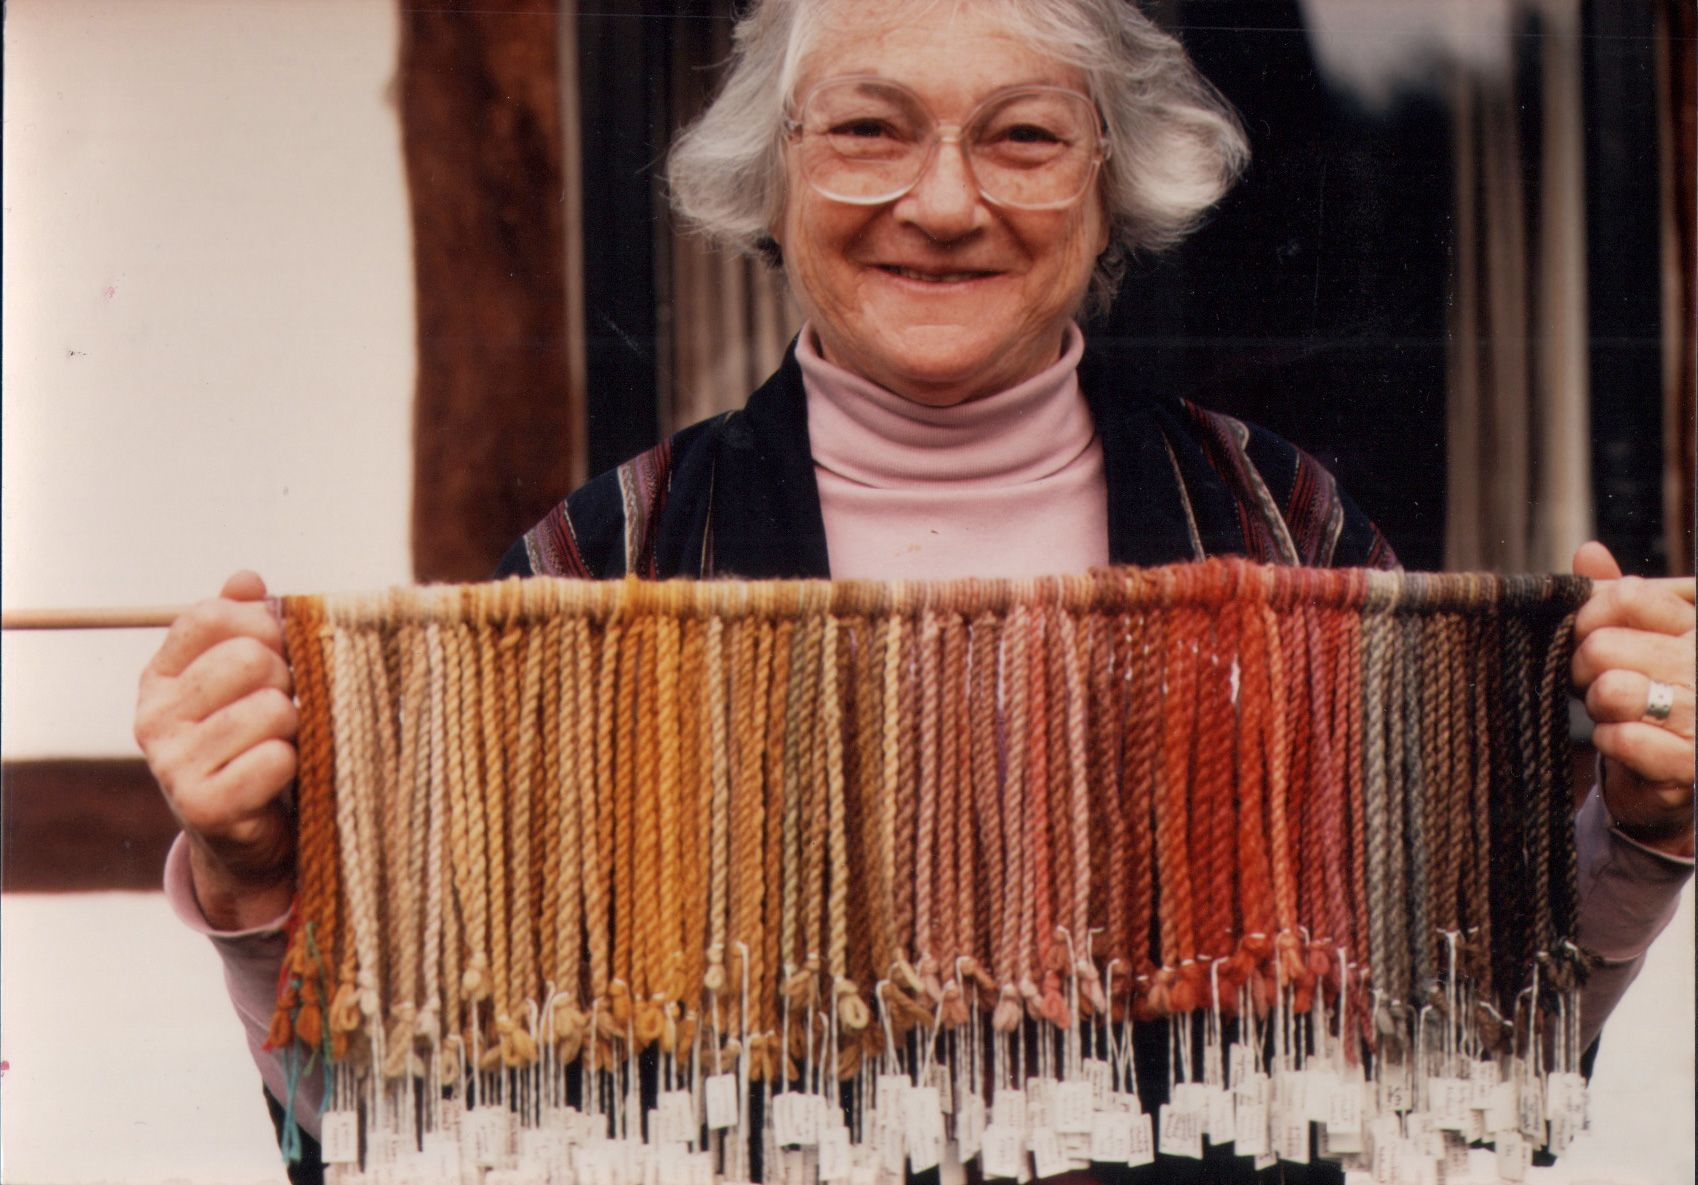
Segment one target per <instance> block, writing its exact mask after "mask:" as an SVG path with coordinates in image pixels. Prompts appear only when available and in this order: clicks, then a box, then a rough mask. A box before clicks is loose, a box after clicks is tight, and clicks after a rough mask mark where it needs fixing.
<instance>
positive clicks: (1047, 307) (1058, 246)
mask: <svg viewBox="0 0 1698 1185" xmlns="http://www.w3.org/2000/svg"><path fill="white" fill-rule="evenodd" d="M846 75H876V76H878V77H880V78H885V79H889V80H891V81H893V82H899V83H901V84H902V85H904V86H906V87H908V88H909V89H910V90H912V91H914V92H915V93H916V94H918V95H919V96H920V98H921V99H922V100H924V102H925V103H926V105H927V106H928V107H929V108H930V109H931V111H932V114H933V115H934V116H935V117H936V118H937V120H938V121H939V122H941V123H960V122H961V121H962V120H964V119H965V118H966V117H967V116H968V115H969V114H970V113H972V111H973V110H974V108H975V107H976V106H977V105H978V104H979V102H980V101H981V100H983V99H984V98H985V97H986V96H987V95H989V94H991V93H993V92H996V91H1000V90H1004V89H1007V88H1009V87H1014V86H1026V85H1038V86H1060V87H1067V88H1071V89H1074V90H1083V89H1084V82H1083V79H1082V78H1081V77H1080V74H1079V72H1078V71H1077V70H1075V69H1073V68H1072V67H1070V66H1067V65H1064V64H1062V63H1059V62H1057V61H1055V60H1054V59H1052V58H1049V57H1046V56H1044V55H1042V54H1040V53H1038V52H1036V51H1035V50H1033V49H1031V48H1030V47H1029V46H1027V45H1025V44H1022V43H1021V42H1020V41H1019V40H1018V39H1016V38H1015V37H1014V36H1013V35H1012V34H1011V33H1009V32H1008V31H1007V30H1006V29H1005V28H1004V27H1003V26H1002V25H1001V24H1000V23H999V22H997V21H996V20H995V18H994V17H993V16H991V15H990V14H988V13H986V12H985V11H984V8H983V7H982V6H979V5H975V4H972V3H965V2H963V3H954V2H943V3H936V4H929V5H925V6H922V7H921V8H920V9H919V11H918V12H910V11H908V10H907V6H903V5H899V4H890V5H886V4H856V5H854V6H852V7H851V6H848V5H843V6H839V7H838V8H837V10H836V12H835V13H834V14H833V17H832V19H831V20H830V21H829V22H828V23H827V26H826V28H825V29H824V30H823V31H822V33H821V35H820V37H819V39H818V41H817V42H816V43H815V45H814V46H813V48H812V50H811V52H810V53H809V54H808V55H807V56H806V57H805V58H804V59H803V62H802V69H801V73H800V77H799V79H798V82H797V90H796V94H797V96H798V97H805V96H806V95H807V94H808V92H809V89H810V88H812V87H814V86H816V85H817V84H819V83H820V82H823V81H825V80H827V79H830V78H838V77H843V76H846ZM798 155H799V153H798V151H797V149H796V147H795V145H794V143H792V145H791V146H790V148H789V150H788V151H787V153H786V161H787V164H786V169H787V174H786V192H787V194H788V201H787V203H786V207H785V210H784V214H783V218H782V221H781V222H780V224H779V225H778V226H777V227H775V228H774V233H773V237H774V238H775V239H776V240H777V241H778V243H779V245H780V246H781V247H782V248H783V249H784V263H785V269H786V271H787V273H788V275H789V278H790V283H791V287H792V290H793V291H794V293H795V295H796V298H797V301H798V303H799V304H800V305H801V306H802V311H803V312H804V313H805V314H806V315H807V317H808V319H809V321H811V322H812V324H813V326H814V329H815V331H816V332H817V333H818V335H819V342H820V346H821V349H822V350H823V352H824V354H825V357H826V358H827V359H828V360H829V361H831V362H834V363H836V364H837V365H838V366H841V367H843V368H844V369H846V370H850V371H853V372H855V373H857V374H860V375H862V376H863V377H865V378H868V379H871V380H872V381H873V382H875V383H878V384H879V385H880V386H883V387H885V388H887V389H888V390H891V391H894V392H896V393H897V394H898V395H902V396H904V397H905V398H908V399H912V400H914V401H915V402H917V403H925V404H929V405H931V406H934V407H946V406H950V405H953V404H957V403H964V402H966V401H968V400H970V399H976V398H979V397H981V396H984V395H990V394H993V393H995V392H997V391H1001V390H1005V389H1007V388H1008V387H1011V386H1013V385H1014V384H1016V383H1018V382H1021V381H1022V380H1024V379H1027V378H1030V377H1031V376H1032V375H1034V374H1037V373H1038V372H1039V371H1041V370H1043V369H1044V368H1045V367H1047V366H1049V365H1050V364H1051V363H1053V362H1054V361H1055V360H1056V359H1057V358H1058V357H1059V356H1060V353H1061V343H1062V338H1063V334H1064V331H1065V329H1066V326H1067V323H1068V321H1069V320H1070V319H1071V318H1072V316H1073V313H1074V311H1075V310H1076V309H1078V307H1079V304H1080V302H1081V300H1082V299H1083V298H1084V294H1085V289H1086V287H1087V285H1088V283H1089V281H1090V278H1091V269H1092V267H1093V265H1094V264H1095V261H1096V257H1097V255H1098V254H1100V253H1101V252H1102V250H1103V249H1104V248H1105V247H1106V246H1107V245H1108V219H1107V217H1106V215H1105V213H1104V210H1103V204H1102V200H1101V197H1100V196H1099V193H1098V191H1097V189H1096V188H1095V187H1093V188H1092V189H1091V191H1090V192H1088V193H1087V194H1086V195H1085V196H1084V197H1083V198H1081V199H1080V200H1079V201H1078V202H1076V203H1074V204H1073V205H1071V206H1067V207H1065V208H1063V209H1059V210H1018V209H1011V208H1008V207H1004V206H996V205H993V204H991V203H990V202H988V201H986V200H985V199H984V198H983V197H982V196H981V195H980V194H979V192H978V190H977V187H976V186H975V185H974V183H973V179H972V177H971V176H970V175H969V174H968V172H967V168H966V162H965V160H964V158H963V157H962V154H961V151H960V150H959V148H957V147H956V146H954V145H951V144H942V145H940V146H939V148H938V151H937V153H936V155H935V157H934V159H933V160H932V162H931V165H930V167H929V168H928V169H927V170H926V172H925V174H924V175H923V176H922V177H921V178H920V180H919V182H918V183H917V184H916V185H915V186H914V187H913V188H912V189H911V190H909V191H908V192H907V193H906V194H904V195H903V196H902V197H900V198H898V199H896V200H895V201H892V202H887V203H885V204H883V205H874V206H859V205H850V204H847V203H844V202H839V201H834V200H832V199H831V198H827V197H824V196H822V195H821V194H819V193H817V192H815V191H814V190H813V189H812V188H811V187H810V186H809V185H808V184H807V182H806V181H804V180H802V177H801V175H800V173H799V171H798Z"/></svg>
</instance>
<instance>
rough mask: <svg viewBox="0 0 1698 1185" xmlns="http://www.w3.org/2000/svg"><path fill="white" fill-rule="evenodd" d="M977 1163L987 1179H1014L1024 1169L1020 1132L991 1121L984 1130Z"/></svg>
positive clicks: (1023, 1144) (1024, 1154) (1022, 1141)
mask: <svg viewBox="0 0 1698 1185" xmlns="http://www.w3.org/2000/svg"><path fill="white" fill-rule="evenodd" d="M979 1162H980V1164H981V1165H983V1166H984V1170H985V1176H987V1177H1007V1178H1010V1179H1012V1178H1015V1177H1018V1176H1020V1174H1021V1173H1022V1172H1023V1171H1024V1169H1025V1163H1026V1141H1025V1138H1024V1136H1023V1135H1022V1133H1021V1132H1020V1131H1018V1130H1017V1129H1015V1128H1011V1127H1007V1126H1005V1125H1004V1124H1001V1123H997V1122H995V1121H993V1122H992V1123H991V1125H990V1126H989V1127H987V1128H985V1135H984V1147H983V1148H982V1149H981V1150H980V1153H979Z"/></svg>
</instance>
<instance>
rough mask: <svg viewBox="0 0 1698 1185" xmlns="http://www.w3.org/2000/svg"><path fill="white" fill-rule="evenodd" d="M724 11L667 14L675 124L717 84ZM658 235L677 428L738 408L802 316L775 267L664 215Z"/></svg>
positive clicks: (724, 7) (726, 22)
mask: <svg viewBox="0 0 1698 1185" xmlns="http://www.w3.org/2000/svg"><path fill="white" fill-rule="evenodd" d="M731 9H732V4H731V0H705V2H697V3H690V4H679V5H677V6H675V9H674V11H673V13H672V15H671V16H670V17H669V18H668V20H669V22H670V27H669V39H670V42H671V46H672V54H671V79H670V81H671V94H670V96H669V105H668V110H667V117H668V124H669V126H670V127H671V128H673V129H677V128H681V127H683V126H684V125H685V124H687V123H688V122H689V121H690V120H692V119H694V118H695V116H696V115H697V114H699V113H700V112H701V110H702V109H703V108H704V107H705V106H706V105H707V101H708V98H709V96H711V95H712V93H713V91H714V90H715V88H716V87H717V86H718V85H719V70H718V68H717V67H718V66H719V65H720V64H722V63H724V62H725V61H726V59H727V58H728V57H729V56H730V53H731ZM664 237H665V243H666V248H667V250H666V254H667V255H668V257H669V264H670V266H669V267H668V268H667V275H666V280H667V284H666V292H665V293H664V296H663V301H664V304H663V307H662V312H661V327H662V334H663V337H664V340H665V341H666V343H667V345H668V347H669V366H668V368H667V373H666V375H665V376H664V379H663V383H662V388H661V389H662V392H663V399H664V401H665V417H664V419H665V425H664V426H665V430H666V431H676V430H677V429H679V428H682V427H684V426H686V425H688V424H693V423H695V422H696V421H697V420H701V419H705V418H707V417H708V416H711V415H715V414H716V413H718V412H722V411H728V410H730V409H731V408H735V407H741V406H742V405H743V401H744V400H745V399H746V398H748V395H749V392H751V391H753V390H754V389H755V388H756V387H758V386H760V384H761V383H762V382H764V381H765V380H766V377H767V376H768V375H769V374H771V373H772V372H773V371H774V370H775V369H777V367H778V363H779V362H780V360H782V359H783V357H784V350H785V347H786V346H788V345H789V344H790V339H791V338H792V337H793V336H795V333H796V330H797V329H798V328H799V327H800V318H799V315H798V314H797V312H796V308H795V306H794V305H793V304H792V303H791V302H790V300H789V298H788V297H787V296H786V295H785V286H784V281H783V276H782V273H780V272H778V271H777V270H776V269H774V268H771V267H769V266H767V265H766V264H765V263H764V262H762V261H759V260H753V259H749V258H746V257H744V256H742V255H738V254H735V253H733V252H729V251H723V250H716V249H714V248H712V247H710V246H708V245H707V244H706V243H705V242H704V241H703V240H702V239H701V238H700V237H699V236H697V235H694V234H692V233H690V232H689V230H688V228H687V227H684V226H681V225H680V224H679V222H678V220H677V219H676V218H673V217H671V216H670V215H668V216H667V220H666V222H665V236H664Z"/></svg>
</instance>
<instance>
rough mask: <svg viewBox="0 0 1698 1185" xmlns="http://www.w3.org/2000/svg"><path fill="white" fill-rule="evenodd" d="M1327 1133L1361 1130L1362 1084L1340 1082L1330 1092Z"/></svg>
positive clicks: (1332, 1134)
mask: <svg viewBox="0 0 1698 1185" xmlns="http://www.w3.org/2000/svg"><path fill="white" fill-rule="evenodd" d="M1326 1125H1327V1135H1329V1136H1349V1135H1358V1134H1360V1133H1361V1131H1362V1084H1361V1083H1359V1082H1348V1081H1346V1082H1340V1083H1339V1084H1338V1086H1337V1088H1335V1089H1334V1090H1333V1092H1332V1106H1331V1107H1330V1108H1329V1109H1328V1110H1327V1115H1326Z"/></svg>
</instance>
